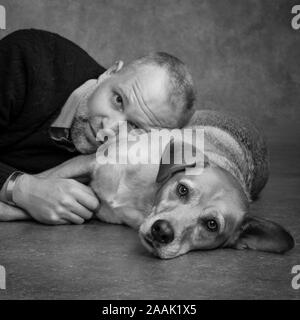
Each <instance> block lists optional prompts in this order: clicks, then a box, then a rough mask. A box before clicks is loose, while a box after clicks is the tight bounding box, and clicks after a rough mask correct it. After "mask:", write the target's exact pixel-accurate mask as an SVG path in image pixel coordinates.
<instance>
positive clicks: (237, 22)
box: [0, 0, 300, 144]
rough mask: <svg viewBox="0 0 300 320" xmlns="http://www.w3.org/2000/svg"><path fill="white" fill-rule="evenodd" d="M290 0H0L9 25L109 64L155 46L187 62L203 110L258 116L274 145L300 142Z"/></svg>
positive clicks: (297, 53)
mask: <svg viewBox="0 0 300 320" xmlns="http://www.w3.org/2000/svg"><path fill="white" fill-rule="evenodd" d="M297 2H298V3H299V1H289V0H244V1H242V0H184V1H183V0H160V1H158V0H143V1H142V0H126V1H122V0H109V1H108V0H107V1H106V0H85V1H84V0H74V1H69V0H52V1H49V0H22V1H21V0H0V4H2V5H4V6H5V7H6V11H7V17H6V18H7V29H6V30H4V31H3V30H0V38H2V37H3V36H5V35H6V34H8V33H10V32H12V31H14V30H17V29H20V28H30V27H33V28H40V29H46V30H49V31H54V32H57V33H59V34H60V35H62V36H65V37H67V38H69V39H70V40H73V41H74V42H76V43H77V44H79V45H80V46H82V47H83V48H84V49H85V50H86V51H88V53H90V54H91V56H93V57H94V58H95V59H96V60H97V61H98V62H99V63H100V64H102V65H104V66H105V67H108V66H109V65H110V64H111V63H112V62H114V61H115V60H117V59H124V60H125V62H128V61H130V60H132V59H134V58H135V57H137V56H140V55H142V54H144V53H146V52H148V51H157V50H159V51H167V52H169V53H171V54H174V55H176V56H178V57H179V58H181V59H182V60H183V61H185V62H186V63H187V64H188V65H189V67H190V70H191V72H192V74H193V77H194V80H195V85H196V88H197V108H210V109H218V110H226V111H230V112H233V113H236V114H241V115H244V116H247V117H249V118H251V119H252V121H254V122H255V123H256V124H257V125H258V126H259V127H261V128H262V129H263V130H264V132H265V134H266V136H267V137H268V139H269V142H270V143H276V144H277V143H280V144H290V143H291V142H292V143H295V142H296V143H297V142H298V140H299V139H298V137H299V131H300V125H299V124H300V117H299V114H300V64H299V58H300V30H298V31H296V30H293V29H292V27H291V19H292V17H293V15H292V14H291V8H292V7H293V5H294V4H296V3H297Z"/></svg>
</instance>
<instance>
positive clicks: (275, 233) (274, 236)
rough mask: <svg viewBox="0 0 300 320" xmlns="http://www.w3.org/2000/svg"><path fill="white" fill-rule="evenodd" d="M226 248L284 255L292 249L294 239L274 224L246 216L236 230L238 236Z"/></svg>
mask: <svg viewBox="0 0 300 320" xmlns="http://www.w3.org/2000/svg"><path fill="white" fill-rule="evenodd" d="M228 246H229V247H231V248H235V249H252V250H260V251H267V252H274V253H284V252H285V251H288V250H290V249H292V248H293V247H294V239H293V237H292V236H291V235H290V234H289V232H287V231H286V230H285V229H284V228H283V227H282V226H280V225H279V224H277V223H275V222H272V221H269V220H266V219H262V218H258V217H250V216H246V217H245V219H244V221H243V223H242V225H241V227H240V229H239V230H238V236H237V237H236V238H235V240H234V241H233V243H231V244H230V245H228Z"/></svg>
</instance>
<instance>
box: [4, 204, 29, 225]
mask: <svg viewBox="0 0 300 320" xmlns="http://www.w3.org/2000/svg"><path fill="white" fill-rule="evenodd" d="M31 219H32V218H31V216H30V215H29V214H27V213H26V212H25V211H24V210H22V209H20V208H17V207H14V206H11V205H9V204H6V203H4V202H2V201H0V221H2V222H4V221H17V220H31Z"/></svg>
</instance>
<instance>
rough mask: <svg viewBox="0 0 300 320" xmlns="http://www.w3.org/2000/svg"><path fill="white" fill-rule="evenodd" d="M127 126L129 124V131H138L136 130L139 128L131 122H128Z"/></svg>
mask: <svg viewBox="0 0 300 320" xmlns="http://www.w3.org/2000/svg"><path fill="white" fill-rule="evenodd" d="M128 124H129V126H130V128H131V129H138V128H139V127H138V126H137V125H136V124H135V123H133V122H128Z"/></svg>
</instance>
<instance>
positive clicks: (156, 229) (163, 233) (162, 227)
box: [151, 220, 174, 244]
mask: <svg viewBox="0 0 300 320" xmlns="http://www.w3.org/2000/svg"><path fill="white" fill-rule="evenodd" d="M151 235H152V237H153V240H155V241H157V242H159V243H163V244H168V243H170V242H172V241H173V239H174V231H173V229H172V226H171V224H170V223H169V222H168V221H166V220H157V221H155V222H154V223H153V225H152V227H151Z"/></svg>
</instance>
